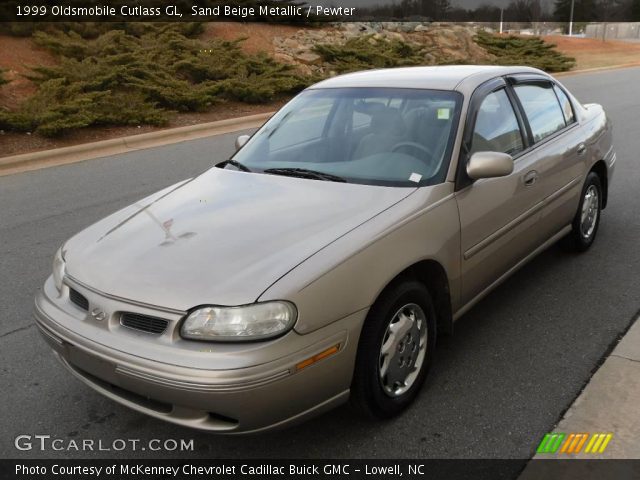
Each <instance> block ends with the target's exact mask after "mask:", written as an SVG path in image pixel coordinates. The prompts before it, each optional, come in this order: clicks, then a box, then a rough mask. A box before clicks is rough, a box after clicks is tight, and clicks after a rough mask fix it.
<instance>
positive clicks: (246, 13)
mask: <svg viewBox="0 0 640 480" xmlns="http://www.w3.org/2000/svg"><path fill="white" fill-rule="evenodd" d="M0 20H1V21H3V22H215V21H241V22H256V21H264V22H275V23H318V22H355V21H381V22H389V21H402V22H523V23H527V24H545V23H550V22H573V23H584V22H633V21H640V0H312V1H310V2H305V1H298V0H229V1H226V0H196V1H188V0H173V1H159V0H142V1H140V0H53V1H51V0H35V1H34V0H9V1H5V2H2V3H0Z"/></svg>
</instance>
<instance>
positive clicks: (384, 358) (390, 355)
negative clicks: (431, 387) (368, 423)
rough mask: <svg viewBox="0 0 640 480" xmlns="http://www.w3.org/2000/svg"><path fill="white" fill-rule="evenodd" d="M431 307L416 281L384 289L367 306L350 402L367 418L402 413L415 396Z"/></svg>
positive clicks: (430, 340)
mask: <svg viewBox="0 0 640 480" xmlns="http://www.w3.org/2000/svg"><path fill="white" fill-rule="evenodd" d="M435 328H436V321H435V310H434V308H433V302H432V300H431V296H430V295H429V291H428V290H427V289H426V288H425V286H424V285H422V284H421V283H419V282H417V281H404V282H401V283H398V284H396V285H394V286H392V287H390V288H389V289H388V290H387V291H386V292H384V293H383V294H382V295H381V297H380V298H379V299H378V300H377V301H376V303H375V304H374V305H373V307H372V308H371V310H370V312H369V315H368V316H367V319H366V321H365V324H364V326H363V328H362V333H361V335H360V343H359V345H358V354H357V358H356V368H355V372H354V377H353V382H352V385H351V403H352V405H353V406H354V407H355V408H357V409H358V410H359V411H361V412H364V413H365V414H367V415H368V416H370V417H377V418H389V417H392V416H395V415H397V414H399V413H400V412H402V411H403V410H404V409H405V408H407V407H408V406H409V404H410V403H411V402H412V401H413V400H414V398H415V397H416V395H417V394H418V392H419V390H420V387H421V386H422V384H423V383H424V380H425V378H426V375H427V371H428V369H429V365H430V363H431V359H432V357H433V350H434V348H435V338H436V331H435Z"/></svg>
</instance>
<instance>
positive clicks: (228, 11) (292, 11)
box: [16, 5, 355, 20]
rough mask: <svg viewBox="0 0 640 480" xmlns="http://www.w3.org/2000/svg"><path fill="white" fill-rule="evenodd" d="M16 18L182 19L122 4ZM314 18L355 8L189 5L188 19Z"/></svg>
mask: <svg viewBox="0 0 640 480" xmlns="http://www.w3.org/2000/svg"><path fill="white" fill-rule="evenodd" d="M16 8H17V12H16V15H17V16H18V17H20V18H22V17H43V16H54V17H118V16H121V17H162V16H167V17H182V12H181V11H180V9H179V8H178V6H176V5H166V6H164V7H163V8H161V7H146V6H142V5H121V6H120V7H119V8H116V7H112V6H109V5H93V6H90V7H74V6H71V5H17V6H16ZM312 15H315V16H347V17H349V16H353V15H355V7H323V6H321V5H315V6H312V5H308V6H305V7H299V6H296V5H286V6H267V5H260V6H258V7H244V6H238V5H216V6H214V7H200V6H198V5H192V6H191V8H190V10H189V16H191V17H192V18H194V19H195V20H215V19H216V18H218V17H220V18H230V17H236V18H244V19H247V18H251V17H310V16H312Z"/></svg>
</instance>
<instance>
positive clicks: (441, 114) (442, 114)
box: [438, 108, 449, 120]
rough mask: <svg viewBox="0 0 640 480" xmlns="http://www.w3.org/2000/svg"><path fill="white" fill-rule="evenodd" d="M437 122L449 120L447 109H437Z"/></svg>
mask: <svg viewBox="0 0 640 480" xmlns="http://www.w3.org/2000/svg"><path fill="white" fill-rule="evenodd" d="M438 120H449V109H448V108H439V109H438Z"/></svg>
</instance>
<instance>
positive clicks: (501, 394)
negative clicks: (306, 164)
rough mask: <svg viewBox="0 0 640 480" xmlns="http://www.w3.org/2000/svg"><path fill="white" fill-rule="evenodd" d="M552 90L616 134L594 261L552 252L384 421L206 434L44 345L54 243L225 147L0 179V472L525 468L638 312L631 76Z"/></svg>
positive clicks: (339, 413) (194, 147)
mask: <svg viewBox="0 0 640 480" xmlns="http://www.w3.org/2000/svg"><path fill="white" fill-rule="evenodd" d="M562 81H563V83H564V84H565V85H566V86H567V87H568V88H569V89H570V90H571V91H572V92H573V93H574V94H575V95H576V96H577V97H578V98H579V99H580V100H581V101H582V102H585V103H588V102H597V103H601V104H603V105H604V106H605V108H606V110H607V112H608V114H609V115H610V117H611V118H612V119H613V122H614V128H615V131H614V135H615V143H616V149H617V156H618V164H617V170H616V175H615V178H614V180H613V184H612V186H611V192H610V201H609V206H608V208H607V209H606V210H605V212H604V215H603V218H602V222H601V225H600V231H599V237H598V239H597V241H596V243H595V245H594V247H593V248H592V249H591V250H590V251H589V252H588V253H587V254H584V255H570V254H566V253H564V252H563V251H562V250H560V249H559V248H557V247H553V248H551V249H550V250H548V251H547V252H545V253H544V254H542V255H541V256H540V257H538V258H537V259H535V260H534V261H533V262H531V263H530V264H528V265H527V266H526V267H525V268H524V269H522V270H521V271H520V272H518V273H517V274H516V275H515V276H513V277H512V278H511V279H510V280H509V281H508V282H507V283H506V284H504V285H503V286H501V287H499V288H498V289H497V290H496V291H494V292H493V293H492V294H491V295H489V296H488V297H487V298H486V299H485V300H483V301H482V302H481V303H480V304H478V305H477V306H476V307H475V308H474V309H472V310H471V311H470V312H469V313H468V314H466V315H465V316H464V317H463V318H462V319H461V320H460V321H459V322H458V323H457V324H456V331H455V335H454V336H453V337H451V338H445V339H443V341H441V342H440V344H439V346H438V349H437V354H436V363H435V365H434V368H433V369H432V372H431V375H430V377H429V379H428V380H427V383H426V385H425V388H424V389H423V392H422V394H421V396H420V397H419V398H418V400H417V401H416V402H415V404H414V405H413V406H412V408H411V409H410V410H409V411H408V412H406V414H405V415H403V416H401V417H400V418H397V419H394V420H392V421H387V422H381V423H372V422H368V421H364V420H360V419H359V418H357V416H354V415H353V414H352V412H351V411H350V410H349V409H348V408H347V407H341V408H339V409H337V410H335V411H333V412H330V413H328V414H325V415H323V416H322V417H320V418H317V419H315V420H312V421H310V422H307V423H305V424H303V425H300V426H297V427H293V428H291V429H288V430H284V431H281V432H275V433H269V434H263V435H259V436H251V437H221V436H212V435H208V434H202V433H199V432H196V431H191V430H187V429H184V428H181V427H176V426H174V425H170V424H167V423H163V422H161V421H158V420H155V419H152V418H148V417H146V416H143V415H141V414H138V413H136V412H133V411H130V410H128V409H126V408H124V407H121V406H119V405H118V404H116V403H114V402H111V401H109V400H107V399H105V398H103V397H102V396H100V395H99V394H97V393H94V392H93V391H91V390H90V389H88V388H87V387H85V386H84V385H82V384H81V383H80V382H79V381H77V380H75V379H74V378H72V377H71V376H70V375H69V374H68V373H67V372H66V371H64V370H63V367H62V366H60V365H59V364H58V363H57V362H56V361H55V360H54V358H53V356H52V354H51V353H50V351H49V348H48V347H47V346H46V345H45V343H44V342H43V341H42V340H41V339H40V336H39V334H38V332H37V330H36V328H35V326H34V324H33V320H32V318H31V310H32V299H33V296H34V294H35V292H36V291H37V289H38V288H40V286H41V284H42V283H43V281H44V279H45V278H46V277H47V276H48V275H49V272H50V269H51V267H50V266H51V259H52V256H53V254H54V252H55V250H56V249H57V248H58V247H59V246H60V245H61V244H62V242H63V241H64V240H65V239H67V238H68V237H69V236H71V235H72V234H74V233H75V232H77V231H78V230H80V229H82V228H83V227H85V226H87V225H88V224H90V223H92V222H94V221H96V220H98V219H100V218H101V217H103V216H105V215H107V214H109V213H111V212H113V211H115V210H117V209H119V208H121V207H123V206H125V205H127V204H130V203H132V202H134V201H136V200H138V199H140V198H142V197H144V196H145V195H147V194H149V193H152V192H154V191H156V190H158V189H160V188H161V187H164V186H166V185H169V184H172V183H174V182H176V181H178V180H180V179H183V178H186V177H189V176H192V175H194V174H196V173H198V172H200V171H202V170H203V169H205V168H206V167H207V166H209V165H211V164H212V163H213V161H214V160H216V161H219V160H223V159H224V158H227V156H228V155H229V154H230V153H231V152H232V150H233V141H234V139H235V136H236V135H237V134H232V135H222V136H218V137H212V138H207V139H200V140H194V141H190V142H186V143H181V144H175V145H170V146H164V147H159V148H155V149H149V150H143V151H139V152H134V153H129V154H123V155H118V156H114V157H107V158H103V159H98V160H92V161H88V162H84V163H79V164H74V165H68V166H62V167H55V168H49V169H45V170H40V171H35V172H27V173H23V174H17V175H11V176H6V177H0V206H1V208H0V266H1V271H2V283H0V305H1V310H0V311H1V316H0V399H1V400H2V404H3V412H2V415H1V416H0V431H1V432H2V434H0V457H3V458H38V457H55V458H69V457H87V456H91V457H116V458H118V457H121V458H125V457H140V458H141V457H148V458H167V457H185V458H186V457H188V458H200V457H201V458H211V457H215V458H252V457H256V458H404V457H413V458H450V457H465V458H529V457H530V456H531V455H532V453H533V451H534V449H535V447H536V446H537V444H538V442H539V441H540V438H541V437H542V436H543V435H544V434H545V433H547V432H549V431H551V430H552V428H553V426H554V424H555V422H556V421H557V420H558V419H559V418H560V416H561V414H562V412H564V410H565V409H566V408H567V407H568V406H569V405H570V404H571V402H572V401H573V400H574V398H575V397H576V396H577V394H578V393H579V392H580V390H581V389H582V388H583V386H584V384H585V383H586V382H587V381H588V379H589V378H590V376H591V373H592V371H593V370H594V369H595V368H596V367H597V366H598V365H599V362H601V360H602V358H603V355H605V354H606V353H607V352H608V351H609V350H610V348H611V346H612V345H613V343H614V342H615V341H616V339H617V338H618V337H619V335H620V334H621V333H622V332H624V331H625V330H626V328H627V326H628V325H629V323H630V322H631V320H632V319H633V318H635V316H636V314H637V312H638V309H639V308H640V275H638V272H639V271H640V248H638V241H639V240H640V195H639V194H638V185H640V168H639V167H640V165H639V162H638V157H639V155H638V152H640V135H639V132H640V116H639V115H638V111H639V109H640V68H634V69H623V70H614V71H607V72H598V73H589V74H580V75H576V76H571V77H566V78H563V79H562ZM21 434H28V435H36V434H46V435H51V436H52V437H59V438H62V439H64V440H65V442H68V441H69V440H71V439H95V440H96V441H97V440H102V441H103V442H104V445H109V444H110V442H111V441H112V440H113V439H115V438H125V439H130V438H134V439H140V440H141V441H142V442H143V443H144V442H146V441H147V440H149V439H161V440H162V439H178V440H180V439H187V440H190V439H193V440H194V446H195V451H194V452H179V451H176V452H153V451H150V450H149V449H146V450H141V449H140V450H137V451H131V450H127V451H125V452H120V453H119V452H113V451H96V452H94V453H93V454H91V453H87V452H76V451H61V452H58V451H52V450H47V451H44V452H42V451H39V450H38V449H34V450H30V451H18V450H16V449H15V447H14V438H15V437H16V436H17V435H21Z"/></svg>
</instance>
